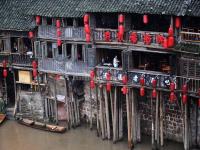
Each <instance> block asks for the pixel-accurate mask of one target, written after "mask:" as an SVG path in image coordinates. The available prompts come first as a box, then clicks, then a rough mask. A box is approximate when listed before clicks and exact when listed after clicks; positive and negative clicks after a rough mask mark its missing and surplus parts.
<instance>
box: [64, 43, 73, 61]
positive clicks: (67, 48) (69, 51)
mask: <svg viewBox="0 0 200 150" xmlns="http://www.w3.org/2000/svg"><path fill="white" fill-rule="evenodd" d="M63 53H64V57H66V58H67V59H71V57H72V44H63Z"/></svg>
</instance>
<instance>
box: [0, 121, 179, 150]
mask: <svg viewBox="0 0 200 150" xmlns="http://www.w3.org/2000/svg"><path fill="white" fill-rule="evenodd" d="M150 141H151V138H150V137H149V138H145V140H144V141H143V142H142V143H141V144H139V145H137V147H136V148H135V150H150V149H151V145H150ZM0 150H128V148H127V142H126V141H121V142H118V143H117V144H113V143H112V142H111V141H107V140H105V141H103V140H101V138H99V137H97V136H96V132H95V131H90V130H89V129H88V128H85V127H79V128H76V129H72V130H70V131H68V132H66V133H64V134H56V133H49V132H45V131H40V130H36V129H32V128H29V127H26V126H23V125H20V124H18V123H17V122H15V121H6V122H5V123H4V124H3V125H2V126H0ZM165 150H183V147H182V144H179V143H166V148H165Z"/></svg>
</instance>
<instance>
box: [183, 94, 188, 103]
mask: <svg viewBox="0 0 200 150" xmlns="http://www.w3.org/2000/svg"><path fill="white" fill-rule="evenodd" d="M187 100H188V97H187V95H186V94H183V95H182V102H183V104H184V105H185V104H186V103H187Z"/></svg>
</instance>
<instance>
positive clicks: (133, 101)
mask: <svg viewBox="0 0 200 150" xmlns="http://www.w3.org/2000/svg"><path fill="white" fill-rule="evenodd" d="M130 94H131V97H132V98H131V101H132V117H131V118H132V140H133V144H136V136H137V135H136V127H137V126H136V110H135V94H134V90H133V89H130Z"/></svg>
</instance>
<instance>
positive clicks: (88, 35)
mask: <svg viewBox="0 0 200 150" xmlns="http://www.w3.org/2000/svg"><path fill="white" fill-rule="evenodd" d="M85 38H86V42H88V43H89V42H90V34H87V33H86V35H85Z"/></svg>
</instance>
